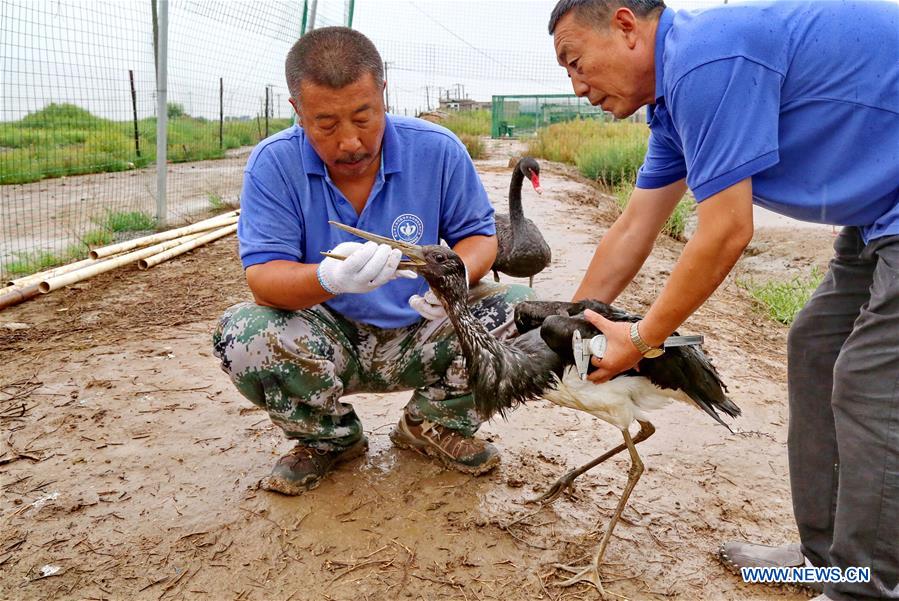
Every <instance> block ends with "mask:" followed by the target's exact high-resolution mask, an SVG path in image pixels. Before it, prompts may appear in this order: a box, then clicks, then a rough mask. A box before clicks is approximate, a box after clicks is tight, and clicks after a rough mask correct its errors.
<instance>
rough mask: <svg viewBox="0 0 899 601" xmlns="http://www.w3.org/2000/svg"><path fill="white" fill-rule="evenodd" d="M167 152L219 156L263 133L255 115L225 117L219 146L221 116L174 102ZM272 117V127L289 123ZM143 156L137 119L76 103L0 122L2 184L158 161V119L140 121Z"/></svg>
mask: <svg viewBox="0 0 899 601" xmlns="http://www.w3.org/2000/svg"><path fill="white" fill-rule="evenodd" d="M169 108H170V110H169V113H170V115H171V114H173V115H174V116H173V117H172V118H171V119H170V120H169V122H168V157H169V160H170V161H171V162H174V163H178V162H184V161H200V160H207V159H218V158H223V157H224V156H225V151H226V150H228V149H229V148H237V147H240V146H250V145H253V144H256V143H257V142H259V140H261V139H262V136H263V135H264V132H263V131H262V129H263V126H262V125H261V123H260V122H257V120H255V119H253V120H249V121H225V123H224V125H223V130H224V131H223V135H222V147H219V135H218V132H219V124H218V121H208V120H206V119H201V118H196V117H191V116H190V115H186V114H184V113H183V111H179V110H177V105H175V110H174V112H173V110H172V109H173V105H170V107H169ZM291 123H292V121H291V120H290V119H272V120H269V131H270V132H276V131H279V130H281V129H285V128H287V127H289V126H290V125H291ZM137 127H138V135H139V139H140V150H141V156H137V152H136V149H135V146H134V123H133V122H132V121H112V120H109V119H102V118H100V117H96V116H94V115H91V114H90V113H89V112H88V111H86V110H84V109H83V108H81V107H78V106H75V105H72V104H50V105H47V106H46V107H44V108H43V109H41V110H40V111H37V112H35V113H30V114H28V115H26V116H25V117H23V118H22V119H20V120H19V121H14V122H3V123H0V147H2V148H3V151H2V152H0V185H2V184H23V183H28V182H35V181H39V180H41V179H44V178H49V177H60V176H64V175H80V174H85V173H102V172H107V171H125V170H128V169H135V168H140V167H144V166H146V165H149V164H151V163H154V162H155V161H156V119H155V117H151V118H147V119H141V120H139V121H138V123H137Z"/></svg>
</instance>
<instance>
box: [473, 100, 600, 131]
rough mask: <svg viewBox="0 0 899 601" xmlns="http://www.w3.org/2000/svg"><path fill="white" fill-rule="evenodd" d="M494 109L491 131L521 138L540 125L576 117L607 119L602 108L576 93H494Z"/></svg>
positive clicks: (562, 121) (491, 117)
mask: <svg viewBox="0 0 899 601" xmlns="http://www.w3.org/2000/svg"><path fill="white" fill-rule="evenodd" d="M491 105H492V106H491V112H490V135H491V136H492V137H494V138H519V137H524V136H530V135H533V134H534V133H535V132H536V131H537V130H538V129H539V128H541V127H547V126H549V125H552V124H553V123H564V122H566V121H573V120H575V119H603V118H604V116H605V114H604V113H603V110H602V108H600V107H597V106H592V105H591V104H590V103H589V102H588V101H587V99H586V98H578V97H577V96H575V95H574V94H550V95H542V96H541V95H538V94H532V95H527V96H494V97H493V101H492V103H491Z"/></svg>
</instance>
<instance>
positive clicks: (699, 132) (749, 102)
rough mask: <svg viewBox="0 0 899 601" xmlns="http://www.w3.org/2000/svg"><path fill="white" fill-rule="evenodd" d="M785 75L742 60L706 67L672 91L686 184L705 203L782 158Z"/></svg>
mask: <svg viewBox="0 0 899 601" xmlns="http://www.w3.org/2000/svg"><path fill="white" fill-rule="evenodd" d="M782 83H783V77H782V76H781V74H780V73H778V72H776V71H773V70H771V69H769V68H768V67H765V66H763V65H760V64H758V63H756V62H753V61H750V60H748V59H746V58H743V57H736V58H729V59H724V60H719V61H715V62H711V63H707V64H705V65H702V66H700V67H697V68H696V69H693V70H692V71H690V72H689V73H687V74H686V75H685V76H683V77H682V78H681V79H680V80H679V81H678V82H677V83H676V84H675V85H674V87H673V89H672V93H671V98H670V99H669V103H668V107H669V109H670V111H671V117H672V121H673V123H674V127H675V129H676V130H677V132H678V134H679V136H680V138H681V140H682V141H683V148H684V159H685V161H686V167H687V185H688V186H689V187H690V189H691V190H692V191H693V195H694V196H695V197H696V200H697V201H702V200H705V199H706V198H708V197H709V196H712V195H714V194H717V193H718V192H720V191H722V190H724V189H726V188H729V187H730V186H732V185H734V184H736V183H737V182H739V181H741V180H743V179H746V178H747V177H751V176H752V175H754V174H756V173H758V172H760V171H763V170H765V169H768V168H769V167H772V166H773V165H775V164H777V162H778V161H779V160H780V157H779V154H778V131H777V130H778V123H779V117H780V96H781V94H780V92H781V85H782Z"/></svg>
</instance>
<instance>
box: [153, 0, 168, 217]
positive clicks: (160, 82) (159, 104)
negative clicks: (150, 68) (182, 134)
mask: <svg viewBox="0 0 899 601" xmlns="http://www.w3.org/2000/svg"><path fill="white" fill-rule="evenodd" d="M157 2H158V12H159V40H158V42H157V49H158V51H159V57H158V63H157V71H156V225H157V227H163V226H165V223H166V199H165V183H166V175H167V173H168V168H167V163H166V161H167V150H168V148H167V146H168V118H169V112H168V103H167V102H166V100H167V94H168V89H167V85H166V75H167V68H166V67H167V63H168V59H167V50H168V37H169V36H168V32H169V1H168V0H157Z"/></svg>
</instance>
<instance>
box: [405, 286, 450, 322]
mask: <svg viewBox="0 0 899 601" xmlns="http://www.w3.org/2000/svg"><path fill="white" fill-rule="evenodd" d="M409 306H410V307H412V308H413V309H415V310H416V311H418V313H419V315H421V316H422V317H424V318H425V319H429V320H431V321H434V320H435V319H443V318H444V317H446V309H444V308H443V305H442V304H441V303H440V301H439V300H437V296H436V295H435V294H434V292H433V291H432V290H430V289H428V291H427V292H425V293H424V296H419V295H417V294H415V295H412V296H410V297H409Z"/></svg>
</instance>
